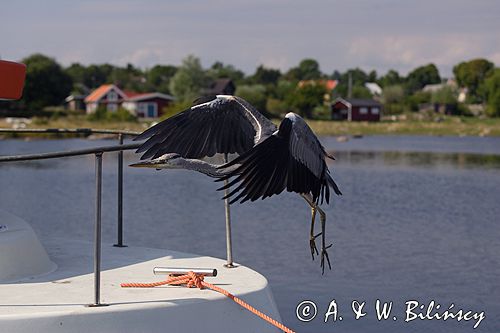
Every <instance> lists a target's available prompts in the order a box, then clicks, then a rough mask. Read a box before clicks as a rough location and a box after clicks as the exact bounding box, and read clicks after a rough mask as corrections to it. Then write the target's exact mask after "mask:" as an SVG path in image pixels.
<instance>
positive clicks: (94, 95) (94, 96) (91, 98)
mask: <svg viewBox="0 0 500 333" xmlns="http://www.w3.org/2000/svg"><path fill="white" fill-rule="evenodd" d="M111 87H113V85H112V84H103V85H102V86H100V87H99V88H97V89H96V90H94V91H93V92H91V93H90V95H88V96H87V97H85V103H88V102H97V101H98V100H99V99H101V97H102V96H103V95H104V94H106V93H107V92H108V91H109V89H111Z"/></svg>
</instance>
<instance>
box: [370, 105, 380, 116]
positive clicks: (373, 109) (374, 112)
mask: <svg viewBox="0 0 500 333" xmlns="http://www.w3.org/2000/svg"><path fill="white" fill-rule="evenodd" d="M379 113H380V109H379V108H378V107H374V108H372V114H379Z"/></svg>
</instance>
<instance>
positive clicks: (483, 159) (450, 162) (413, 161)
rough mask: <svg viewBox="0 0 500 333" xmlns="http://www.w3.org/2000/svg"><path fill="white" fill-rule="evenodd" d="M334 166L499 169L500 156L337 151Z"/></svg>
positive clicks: (334, 153)
mask: <svg viewBox="0 0 500 333" xmlns="http://www.w3.org/2000/svg"><path fill="white" fill-rule="evenodd" d="M331 153H332V154H333V155H334V156H335V158H336V161H334V163H335V164H339V165H343V164H347V165H373V166H374V167H377V166H393V167H405V168H406V167H410V168H411V167H416V168H431V169H442V168H449V167H452V168H456V169H470V168H480V169H499V170H500V155H482V154H468V153H425V152H399V151H382V152H368V151H366V152H363V151H339V152H331Z"/></svg>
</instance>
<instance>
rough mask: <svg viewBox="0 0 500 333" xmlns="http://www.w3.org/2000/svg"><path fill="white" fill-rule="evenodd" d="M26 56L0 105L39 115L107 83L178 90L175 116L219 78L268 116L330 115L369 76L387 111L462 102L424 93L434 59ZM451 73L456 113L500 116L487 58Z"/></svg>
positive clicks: (497, 77) (361, 89)
mask: <svg viewBox="0 0 500 333" xmlns="http://www.w3.org/2000/svg"><path fill="white" fill-rule="evenodd" d="M21 62H23V63H25V64H26V65H27V77H26V85H25V89H24V95H23V98H22V100H21V101H19V102H9V103H7V102H1V104H0V109H17V110H24V111H27V112H33V113H36V112H37V111H39V110H43V109H44V108H46V107H48V106H57V105H62V104H63V102H64V99H65V97H67V96H68V95H70V94H78V95H81V94H87V93H89V92H90V91H91V90H93V89H95V88H97V87H99V86H100V85H102V84H105V83H114V84H116V85H118V86H119V87H120V88H122V89H124V90H130V91H136V92H150V91H158V92H162V93H166V94H171V95H173V96H174V97H175V98H176V102H175V104H174V105H173V106H171V110H169V112H168V113H170V114H171V113H175V112H178V111H180V110H182V109H184V108H186V107H188V106H189V105H190V104H191V103H192V101H193V100H195V99H196V98H197V97H199V96H200V95H202V94H203V93H204V91H206V89H207V87H209V86H210V84H211V83H212V82H214V80H216V79H220V78H229V79H231V80H232V81H233V82H234V83H235V85H236V87H237V90H236V93H235V94H236V95H238V96H241V97H243V98H245V99H247V100H248V101H249V102H250V103H252V104H253V105H255V106H256V107H257V108H258V109H259V110H261V111H263V112H264V113H267V114H268V115H269V116H280V115H281V114H282V113H284V112H287V111H294V112H297V113H299V114H301V115H303V116H305V117H307V118H328V115H329V107H328V105H329V104H328V103H329V102H330V101H331V99H332V98H335V97H339V96H340V97H346V96H347V95H348V91H349V90H350V95H351V97H353V98H371V97H372V95H371V93H370V91H369V90H368V89H367V88H366V87H365V85H364V84H365V83H366V82H375V83H378V84H379V85H380V86H381V87H382V89H383V94H382V96H380V97H379V98H380V99H381V102H383V103H384V106H385V113H386V114H387V113H388V114H398V113H402V112H404V111H416V110H418V106H419V105H421V104H423V103H447V104H448V103H451V104H458V102H457V99H456V94H457V89H453V88H452V87H448V86H444V87H443V88H442V89H440V90H438V91H434V92H423V91H422V88H423V87H424V86H425V85H428V84H437V83H442V82H443V78H442V77H441V75H440V73H439V70H438V68H437V67H436V66H435V65H434V64H426V65H423V66H419V67H417V68H415V69H413V70H412V71H410V72H409V73H408V74H407V75H406V76H403V75H401V74H400V73H398V72H397V71H396V70H389V71H388V72H387V73H385V74H382V75H379V74H378V73H377V72H376V71H375V70H372V71H369V72H365V71H363V70H362V69H360V68H352V69H348V70H346V71H344V72H340V71H337V70H336V71H334V72H333V73H330V74H328V73H324V72H322V71H321V69H320V65H319V63H318V62H317V61H316V60H314V59H303V60H302V61H300V63H299V64H298V65H297V66H295V67H292V68H290V69H289V70H287V71H286V72H282V71H281V70H279V69H274V68H268V67H266V66H263V65H260V66H258V67H257V68H256V69H255V72H254V73H252V74H250V75H246V74H245V73H244V72H243V71H241V70H239V69H237V68H235V67H234V66H233V65H230V64H224V63H222V62H219V61H217V62H215V63H214V64H212V65H211V66H210V67H209V68H203V67H202V65H201V62H200V59H199V58H197V57H195V56H193V55H189V56H187V57H186V58H185V59H183V61H182V64H181V65H179V66H174V65H155V66H153V67H151V68H148V69H141V68H138V67H135V66H134V65H132V64H127V65H126V66H124V67H120V66H115V65H111V64H91V65H88V66H85V65H82V64H80V63H73V64H71V65H70V66H68V67H63V66H61V65H60V64H59V63H58V62H57V61H56V60H55V59H53V58H50V57H48V56H46V55H43V54H33V55H30V56H29V57H27V58H25V59H23V60H21ZM453 74H454V79H455V81H456V83H457V87H458V88H466V89H467V100H466V101H465V103H464V104H461V105H459V106H460V107H458V108H456V110H458V111H457V113H467V107H466V105H467V104H483V105H486V112H487V114H488V115H490V116H500V69H499V68H495V65H494V64H493V63H492V62H490V61H488V60H486V59H473V60H470V61H464V62H461V63H459V64H456V65H455V66H454V67H453ZM326 80H338V85H337V87H336V88H335V89H334V91H333V94H330V92H329V91H327V88H326V86H325V84H324V83H325V82H326ZM299 83H300V84H299ZM349 84H350V89H349Z"/></svg>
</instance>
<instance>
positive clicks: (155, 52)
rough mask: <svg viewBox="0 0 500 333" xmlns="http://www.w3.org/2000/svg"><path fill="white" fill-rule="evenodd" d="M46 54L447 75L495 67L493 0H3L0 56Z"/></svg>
mask: <svg viewBox="0 0 500 333" xmlns="http://www.w3.org/2000/svg"><path fill="white" fill-rule="evenodd" d="M37 52H40V53H43V54H46V55H49V56H51V57H53V58H55V59H56V60H57V61H58V62H60V63H61V64H62V65H64V66H68V65H70V64H71V63H74V62H79V63H82V64H86V65H88V64H93V63H95V64H98V63H111V64H115V65H125V64H127V63H132V64H133V65H135V66H138V67H141V68H150V67H152V66H154V65H155V64H173V65H179V64H180V63H181V62H182V59H183V58H185V57H186V56H187V55H189V54H193V55H195V56H197V57H199V58H200V59H201V62H202V65H203V66H204V67H209V66H211V65H212V64H213V63H214V62H215V61H222V62H223V63H225V64H232V65H233V66H235V67H236V68H239V69H241V70H243V71H244V72H245V73H247V74H251V73H253V72H254V71H255V68H256V67H257V66H259V65H260V64H263V65H264V66H266V67H272V68H279V69H281V70H282V71H286V70H287V69H289V68H290V67H293V66H296V65H297V64H298V63H299V62H300V60H302V59H304V58H313V59H316V60H317V61H318V62H319V64H320V68H321V70H322V71H323V72H324V73H326V74H331V73H333V71H334V70H339V71H344V70H346V69H348V68H354V67H360V68H362V69H363V70H366V71H369V70H372V69H375V70H376V71H377V72H378V73H379V74H383V73H385V72H387V70H389V69H396V70H397V71H399V72H400V73H402V74H407V73H408V72H409V71H410V70H412V69H414V68H415V67H418V66H420V65H425V64H428V63H431V62H432V63H434V64H436V65H437V66H438V68H439V70H440V73H441V75H442V76H450V75H451V73H452V68H453V66H454V65H456V64H457V63H459V62H461V61H464V60H470V59H474V58H478V57H482V58H486V59H488V60H490V61H492V62H494V63H495V64H496V65H497V66H500V1H497V0H474V1H471V0H433V1H428V0H418V1H417V0H413V1H409V0H350V1H347V0H346V1H336V0H331V1H327V0H321V1H313V0H310V1H285V0H274V1H273V0H267V1H266V0H252V1H248V0H247V1H238V0H233V1H222V0H213V1H208V0H206V1H197V0H179V1H174V0H170V1H165V0H163V1H161V0H144V1H134V0H99V1H94V0H90V1H78V0H73V1H70V0H64V1H61V0H45V1H43V0H15V1H14V0H0V57H1V58H2V59H4V60H21V59H22V58H24V57H26V56H28V55H30V54H33V53H37Z"/></svg>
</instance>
